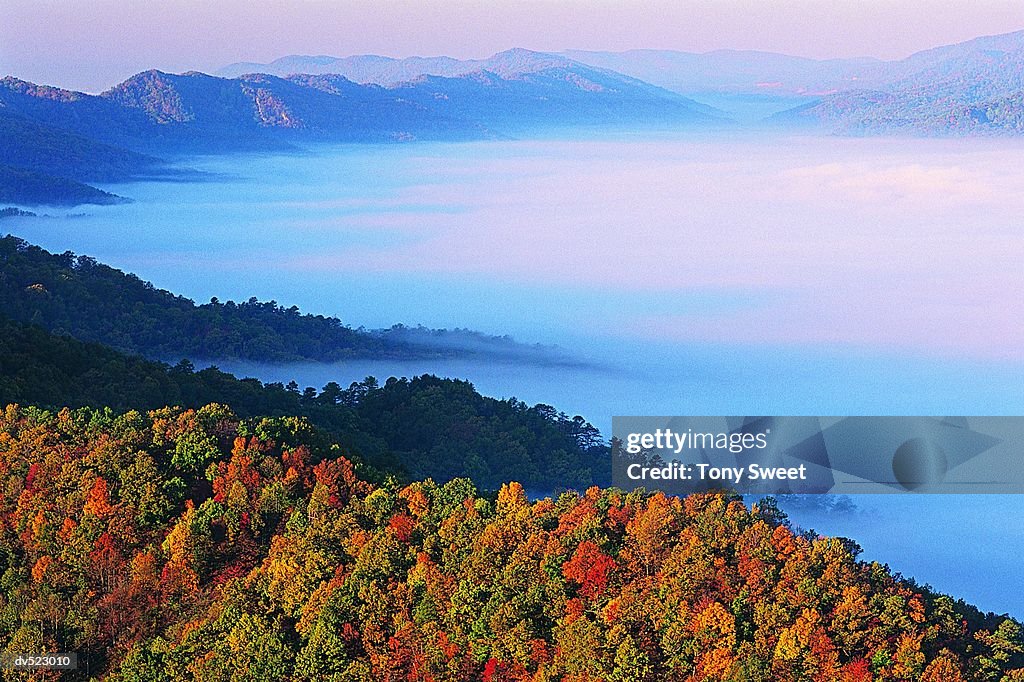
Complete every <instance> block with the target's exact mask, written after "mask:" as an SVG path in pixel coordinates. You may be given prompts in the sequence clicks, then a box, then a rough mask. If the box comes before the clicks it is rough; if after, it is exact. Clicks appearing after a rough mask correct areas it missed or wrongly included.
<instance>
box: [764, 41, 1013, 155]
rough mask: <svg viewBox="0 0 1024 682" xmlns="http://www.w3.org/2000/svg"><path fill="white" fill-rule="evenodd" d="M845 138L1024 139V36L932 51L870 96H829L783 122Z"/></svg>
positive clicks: (914, 58) (907, 63)
mask: <svg viewBox="0 0 1024 682" xmlns="http://www.w3.org/2000/svg"><path fill="white" fill-rule="evenodd" d="M774 120H775V121H776V122H779V123H785V124H800V125H803V124H808V123H809V124H813V125H815V126H817V127H820V128H823V129H826V130H828V131H829V132H837V133H842V134H897V133H908V132H909V133H913V134H919V135H920V134H924V135H950V134H952V135H1019V134H1021V133H1024V31H1019V32H1016V33H1009V34H1005V35H1000V36H988V37H983V38H977V39H975V40H970V41H967V42H964V43H959V44H956V45H949V46H946V47H941V48H936V49H933V50H927V51H925V52H919V53H917V54H915V55H911V56H910V57H908V58H907V59H905V60H902V61H900V62H896V63H893V64H891V65H890V68H889V79H888V80H887V81H886V82H884V83H881V84H877V85H875V86H874V87H871V88H865V89H857V90H851V91H848V92H839V93H835V94H830V95H826V96H824V97H822V98H820V99H818V100H817V101H815V102H812V103H810V104H806V105H803V106H800V107H797V108H795V109H793V110H790V111H787V112H784V113H781V114H778V115H777V116H775V117H774Z"/></svg>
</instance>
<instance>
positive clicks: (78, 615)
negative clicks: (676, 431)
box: [0, 405, 1024, 682]
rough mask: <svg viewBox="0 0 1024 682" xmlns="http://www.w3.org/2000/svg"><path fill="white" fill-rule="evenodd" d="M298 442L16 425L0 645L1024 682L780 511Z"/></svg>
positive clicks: (207, 426) (187, 669)
mask: <svg viewBox="0 0 1024 682" xmlns="http://www.w3.org/2000/svg"><path fill="white" fill-rule="evenodd" d="M310 433H311V430H310V428H309V427H308V424H305V423H304V422H302V420H298V419H291V418H277V419H267V420H259V419H256V420H245V421H239V420H238V419H237V418H235V417H234V415H233V414H232V413H231V411H230V410H228V409H227V408H225V407H222V406H218V405H210V406H207V407H204V408H202V409H200V410H180V409H164V410H158V411H156V412H151V413H149V414H140V413H137V412H130V413H127V414H123V415H115V414H113V413H111V412H108V411H93V410H85V409H83V410H75V411H69V410H64V411H61V412H59V413H50V412H43V411H39V410H35V409H31V408H28V409H24V408H18V407H14V406H11V407H8V408H6V411H4V412H3V413H2V414H0V646H2V648H3V649H4V650H5V651H8V652H13V651H19V652H20V651H33V650H40V649H41V648H48V649H50V650H53V651H78V652H79V653H80V655H81V657H82V660H83V665H82V668H81V669H80V670H79V671H78V673H74V674H71V675H70V676H69V677H68V678H67V679H87V678H88V676H93V677H96V678H99V679H110V680H123V681H124V682H129V681H142V680H147V681H156V680H178V679H196V680H338V681H340V680H396V681H397V680H424V681H427V680H437V681H441V680H491V681H495V682H497V681H512V680H565V681H570V680H574V681H578V682H583V681H586V680H610V681H621V682H625V681H635V682H639V681H654V680H694V681H696V680H751V681H756V680H765V681H767V680H773V681H774V680H778V681H783V682H785V681H797V680H801V681H803V680H810V681H834V680H840V681H843V682H866V681H868V680H893V681H895V680H928V681H938V680H942V681H946V682H955V681H956V680H994V681H998V680H1004V679H1005V680H1013V679H1024V672H1021V671H1020V670H1017V671H1016V672H1014V670H1015V669H1017V668H1020V667H1021V666H1024V661H1022V652H1024V645H1022V641H1021V629H1020V625H1019V624H1018V623H1017V622H1015V621H1013V620H1012V619H1009V618H1005V617H996V616H992V615H984V614H981V613H979V612H978V611H977V610H975V609H973V608H971V607H969V606H967V605H965V604H963V603H961V602H957V601H954V600H953V599H950V598H949V597H944V596H939V595H935V594H932V593H930V592H929V591H927V590H924V589H921V588H919V587H917V586H915V585H914V584H912V583H910V582H907V581H905V580H903V579H901V578H899V577H898V576H894V575H893V574H892V573H891V572H890V571H889V570H888V569H887V568H886V567H885V566H882V565H879V564H875V563H865V562H861V561H859V560H858V559H857V557H856V556H855V555H854V554H853V553H852V552H851V547H852V545H851V543H849V542H845V541H842V540H840V539H833V538H823V537H818V536H814V535H811V534H805V533H800V532H798V531H795V530H793V529H791V528H789V527H788V526H787V525H786V524H785V522H784V521H781V520H780V519H779V518H778V515H777V513H775V511H774V510H773V509H772V508H771V507H770V505H767V506H761V507H758V506H755V507H754V508H753V509H751V508H749V507H748V506H745V505H744V504H743V503H742V502H741V501H740V500H738V499H734V498H730V497H728V496H722V495H700V496H693V497H689V498H685V499H680V498H673V497H666V496H664V495H660V494H654V495H650V494H641V493H630V494H625V493H623V492H621V491H618V490H614V489H599V488H596V487H595V488H590V489H589V490H586V491H585V492H583V493H576V492H566V493H564V494H562V495H560V496H558V497H556V498H554V499H550V498H545V499H540V500H536V501H531V500H530V499H528V498H527V496H526V494H525V493H524V491H523V489H522V487H521V486H519V485H518V484H516V483H509V484H507V485H506V486H504V487H503V488H502V489H501V490H500V491H499V492H498V493H497V494H496V495H493V496H485V495H481V494H480V493H478V492H477V491H476V490H475V488H474V487H473V485H472V484H471V483H470V482H469V481H468V480H466V479H456V480H453V481H451V482H449V483H446V484H444V485H437V484H434V483H433V482H431V481H423V482H418V483H413V484H411V485H403V484H398V483H393V482H391V481H390V480H383V481H379V482H378V483H376V484H371V483H370V482H368V480H367V478H368V476H367V472H365V471H363V470H362V469H361V467H360V466H358V465H356V464H354V463H353V462H352V461H350V459H348V458H346V457H344V456H342V453H341V452H340V451H339V450H338V449H337V448H334V447H331V446H324V445H323V444H322V439H321V440H317V439H314V438H312V437H311V436H310V435H309V434H310ZM371 477H372V476H371ZM76 675H77V676H78V677H77V678H76V677H75V676H76Z"/></svg>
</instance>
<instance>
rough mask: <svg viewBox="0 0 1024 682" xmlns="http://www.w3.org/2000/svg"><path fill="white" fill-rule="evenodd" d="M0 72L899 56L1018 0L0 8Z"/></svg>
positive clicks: (57, 75) (104, 73)
mask: <svg viewBox="0 0 1024 682" xmlns="http://www.w3.org/2000/svg"><path fill="white" fill-rule="evenodd" d="M4 5H5V7H4V21H3V22H0V75H8V74H10V75H14V76H17V77H19V78H24V79H26V80H30V81H33V82H37V83H46V84H50V85H58V86H61V87H66V88H72V89H77V90H84V91H87V92H99V91H101V90H104V89H106V88H108V87H110V86H112V85H114V84H116V83H118V82H120V81H122V80H123V79H125V78H127V77H128V76H130V75H132V74H134V73H137V72H139V71H144V70H146V69H151V68H157V69H161V70H165V71H171V72H181V71H188V70H199V71H205V72H211V71H215V70H217V69H219V68H221V67H223V66H225V65H226V64H229V63H233V62H238V61H253V62H269V61H272V60H274V59H276V58H278V57H282V56H285V55H289V54H307V55H317V54H327V55H332V56H347V55H354V54H380V55H385V56H392V57H408V56H413V55H419V56H437V55H447V56H451V57H456V58H463V59H466V58H483V57H487V56H489V55H491V54H493V53H495V52H500V51H501V50H504V49H508V48H510V47H524V48H528V49H533V50H539V51H561V50H567V49H582V50H608V51H621V50H628V49H636V48H650V49H671V50H683V51H689V52H707V51H712V50H716V49H739V50H764V51H770V52H781V53H785V54H791V55H797V56H804V57H811V58H816V59H827V58H842V57H847V58H848V57H863V56H870V57H877V58H880V59H900V58H903V57H906V56H908V55H909V54H912V53H913V52H916V51H919V50H923V49H928V48H931V47H937V46H940V45H946V44H951V43H956V42H961V41H963V40H969V39H971V38H975V37H978V36H981V35H992V34H998V33H1008V32H1011V31H1015V30H1019V29H1021V28H1024V3H1020V2H1019V0H979V2H976V3H972V4H970V5H968V4H967V3H964V2H962V1H959V0H920V1H919V2H916V3H909V2H895V3H894V2H892V1H886V0H836V1H835V2H827V3H826V2H820V1H818V0H636V1H635V2H627V1H625V0H566V1H563V2H558V1H555V0H526V1H525V2H518V3H514V4H513V3H505V4H501V5H498V4H496V3H490V2H483V1H480V0H475V1H470V0H397V1H394V2H388V3H386V4H381V3H377V2H371V1H369V0H351V1H346V2H343V3H340V2H332V1H330V0H303V1H302V2H293V1H289V0H245V1H242V0H223V1H222V2H217V3H208V2H204V1H201V0H167V1H165V2H162V3H149V2H145V3H142V2H140V3H124V2H116V1H114V0H81V1H79V0H72V1H68V0H6V1H5V3H4Z"/></svg>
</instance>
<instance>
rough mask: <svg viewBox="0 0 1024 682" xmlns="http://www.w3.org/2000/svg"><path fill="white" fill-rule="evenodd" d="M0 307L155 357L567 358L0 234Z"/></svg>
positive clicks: (276, 359)
mask: <svg viewBox="0 0 1024 682" xmlns="http://www.w3.org/2000/svg"><path fill="white" fill-rule="evenodd" d="M0 314H4V315H7V316H8V317H10V318H12V319H14V320H16V321H19V322H24V323H28V324H33V325H38V326H40V327H43V328H45V329H48V330H50V331H53V332H55V333H58V334H67V335H70V336H73V337H75V338H77V339H81V340H83V341H95V342H97V343H102V344H104V345H107V346H110V347H111V348H114V349H117V350H120V351H123V352H125V353H135V354H138V355H142V356H145V357H148V358H153V359H159V360H175V361H176V360H178V359H180V358H191V359H206V360H234V359H243V360H255V361H260V362H287V361H299V360H314V361H323V362H332V361H338V360H345V359H351V358H365V357H374V358H401V359H408V358H425V357H431V358H436V357H467V356H474V355H476V356H483V357H487V358H488V359H491V360H522V359H530V360H531V361H532V362H539V363H550V362H558V363H564V362H566V361H567V360H566V358H564V357H561V356H560V355H559V353H558V352H557V351H556V350H555V349H551V348H545V347H541V346H528V345H524V344H519V343H516V342H514V341H512V340H511V339H509V338H507V337H493V336H487V335H484V334H478V333H474V332H470V331H468V330H452V331H448V330H430V329H423V328H418V327H412V328H410V327H405V326H402V325H395V326H394V327H392V328H390V329H385V330H374V331H366V330H363V329H353V328H351V327H348V326H346V325H344V324H342V322H341V321H340V320H338V319H337V318H335V317H324V316H322V315H309V314H302V313H300V312H299V309H298V308H297V307H295V306H292V307H289V308H285V307H283V306H280V305H278V304H277V302H276V301H269V302H261V301H258V300H256V299H255V298H250V299H249V300H248V301H244V302H241V303H235V302H234V301H227V302H226V303H222V302H221V301H219V300H217V299H216V298H214V299H212V300H211V301H210V302H209V303H206V304H203V305H199V306H197V305H196V304H195V303H194V302H193V301H191V300H189V299H187V298H185V297H183V296H176V295H174V294H172V293H170V292H168V291H165V290H163V289H157V288H156V287H154V286H153V285H152V284H150V283H149V282H144V281H143V280H141V279H139V278H138V277H136V276H135V275H132V274H129V273H125V272H122V271H121V270H117V269H116V268H112V267H110V266H107V265H104V264H102V263H98V262H97V261H96V260H95V259H93V258H90V257H88V256H76V255H75V254H73V253H71V252H66V253H63V254H51V253H49V252H47V251H46V250H44V249H41V248H39V247H37V246H33V245H30V244H28V243H27V242H25V241H24V240H21V239H18V238H17V237H13V236H9V235H8V236H6V237H3V238H0Z"/></svg>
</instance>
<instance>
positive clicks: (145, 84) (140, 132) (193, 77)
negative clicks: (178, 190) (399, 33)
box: [0, 50, 728, 203]
mask: <svg viewBox="0 0 1024 682" xmlns="http://www.w3.org/2000/svg"><path fill="white" fill-rule="evenodd" d="M450 61H454V60H450ZM453 73H454V72H453ZM727 120H728V119H727V117H726V116H725V115H724V114H722V113H721V112H719V111H717V110H715V109H713V108H712V107H709V106H706V105H703V104H698V103H697V102H695V101H693V100H690V99H688V98H686V97H683V96H681V95H679V94H677V93H673V92H670V91H668V90H664V89H662V88H659V87H656V86H653V85H650V84H648V83H644V82H642V81H639V80H637V79H635V78H631V77H628V76H623V75H621V74H617V73H614V72H611V71H607V70H604V69H597V68H594V67H590V66H587V65H584V64H581V63H579V62H575V61H573V60H571V59H568V58H565V57H561V56H557V55H548V54H541V53H536V52H530V51H528V50H509V51H507V52H503V53H501V54H498V55H495V56H494V57H492V58H491V59H489V60H486V62H480V63H478V64H476V65H475V67H474V68H473V69H471V70H466V69H464V70H463V71H462V72H459V73H457V74H456V75H451V76H429V75H422V74H421V75H419V76H417V77H415V78H413V79H411V80H406V81H402V82H395V83H391V84H389V85H388V86H386V87H385V86H382V85H378V84H375V83H355V82H353V81H352V80H349V79H348V78H345V77H344V76H342V75H337V74H315V73H314V74H299V75H289V76H286V77H281V76H276V75H270V74H249V75H243V76H240V77H237V78H223V77H218V76H210V75H207V74H203V73H198V72H188V73H184V74H168V73H163V72H160V71H146V72H143V73H139V74H137V75H135V76H132V77H131V78H129V79H128V80H126V81H125V82H123V83H121V84H119V85H117V86H115V87H113V88H111V89H110V90H108V91H106V92H104V93H102V94H100V95H89V94H85V93H81V92H73V91H69V90H63V89H60V88H56V87H51V86H46V85H36V84H34V83H28V82H26V81H23V80H19V79H17V78H14V77H7V78H4V79H2V80H0V133H2V135H0V152H2V156H0V166H3V167H5V168H7V169H8V171H7V172H6V175H5V176H4V177H5V178H6V179H7V180H6V181H5V183H4V187H3V189H2V190H0V198H2V199H3V200H6V201H10V202H15V203H17V202H22V203H40V192H41V191H42V192H43V194H45V188H46V185H47V183H49V184H51V185H52V187H53V194H54V197H53V200H54V202H63V203H67V202H70V203H75V202H76V201H79V200H80V201H81V202H91V201H100V200H101V199H104V200H106V198H103V197H102V196H101V195H99V194H96V191H98V190H94V191H92V192H90V191H89V188H87V187H86V188H78V190H79V191H78V192H77V194H76V193H75V192H74V191H72V190H71V189H69V188H73V187H74V185H69V184H68V183H69V182H76V183H82V182H110V181H117V180H126V179H132V178H137V177H143V176H152V175H154V174H160V173H161V172H162V170H161V165H160V161H159V157H161V156H166V155H169V154H181V153H185V154H187V153H195V152H201V153H211V152H213V153H216V152H229V151H237V150H253V149H256V150H262V149H283V148H289V147H291V146H292V145H294V144H296V143H309V142H368V143H379V142H395V141H407V140H474V139H493V138H502V137H508V136H512V135H523V134H529V133H531V132H536V131H539V130H541V129H558V128H566V127H573V126H579V125H619V126H628V127H636V126H645V125H663V126H679V125H720V124H722V123H725V122H727ZM15 171H17V172H15ZM19 179H24V180H25V182H26V183H29V182H30V184H31V187H29V186H28V185H27V184H26V185H25V186H22V184H19V183H18V182H17V181H18V180H19ZM58 194H59V195H60V197H59V198H58V197H57V195H58ZM43 203H47V202H43Z"/></svg>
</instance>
